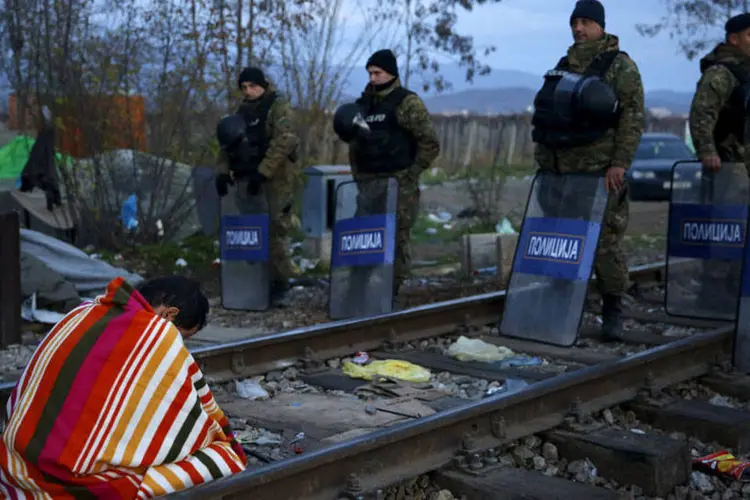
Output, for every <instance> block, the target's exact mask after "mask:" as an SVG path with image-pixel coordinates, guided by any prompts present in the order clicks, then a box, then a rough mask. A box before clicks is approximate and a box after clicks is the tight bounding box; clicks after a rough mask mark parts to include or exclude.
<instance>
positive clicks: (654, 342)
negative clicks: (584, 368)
mask: <svg viewBox="0 0 750 500" xmlns="http://www.w3.org/2000/svg"><path fill="white" fill-rule="evenodd" d="M580 336H581V337H584V338H590V339H601V336H602V333H601V326H591V327H588V326H587V327H584V328H582V329H581V333H580ZM674 340H675V339H673V338H670V337H665V336H664V335H658V334H655V333H651V332H647V331H645V330H624V331H623V332H622V338H621V339H620V342H624V343H626V344H633V345H641V344H643V345H646V346H651V347H656V346H660V345H665V344H669V343H670V342H673V341H674Z"/></svg>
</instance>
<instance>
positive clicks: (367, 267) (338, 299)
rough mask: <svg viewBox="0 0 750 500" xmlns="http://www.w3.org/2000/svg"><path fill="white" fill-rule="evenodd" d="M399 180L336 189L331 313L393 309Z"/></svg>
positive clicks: (361, 314) (364, 182)
mask: <svg viewBox="0 0 750 500" xmlns="http://www.w3.org/2000/svg"><path fill="white" fill-rule="evenodd" d="M397 207H398V182H397V181H396V179H393V178H379V179H367V180H362V179H359V180H355V181H348V182H342V183H341V184H339V186H338V187H337V188H336V211H335V222H334V227H333V241H332V244H331V288H330V297H329V301H328V316H329V317H330V318H331V319H334V320H335V319H348V318H358V317H366V316H375V315H378V314H385V313H389V312H391V311H392V310H393V260H394V256H395V250H396V209H397Z"/></svg>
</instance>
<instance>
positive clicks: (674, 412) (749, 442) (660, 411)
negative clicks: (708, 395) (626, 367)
mask: <svg viewBox="0 0 750 500" xmlns="http://www.w3.org/2000/svg"><path fill="white" fill-rule="evenodd" d="M628 407H629V408H630V409H632V410H633V411H634V412H635V413H636V415H638V417H639V419H640V420H641V421H643V422H646V423H649V424H651V425H653V426H654V427H657V428H660V429H664V430H668V431H676V432H682V433H684V434H687V435H688V436H694V437H696V438H698V439H700V440H701V441H704V442H707V443H710V442H713V441H716V442H717V443H720V444H722V445H724V446H728V447H730V448H732V449H734V450H735V451H736V452H737V453H745V452H746V451H747V450H748V449H750V413H748V412H746V411H743V410H738V409H736V408H729V407H727V406H718V405H712V404H711V403H709V402H707V401H697V400H687V401H677V402H675V403H673V404H671V405H668V406H664V407H658V406H651V405H646V404H637V403H633V404H630V405H628Z"/></svg>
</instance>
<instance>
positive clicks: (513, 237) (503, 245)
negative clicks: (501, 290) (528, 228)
mask: <svg viewBox="0 0 750 500" xmlns="http://www.w3.org/2000/svg"><path fill="white" fill-rule="evenodd" d="M517 245H518V234H500V235H497V238H496V240H495V251H496V252H497V254H496V257H495V262H496V265H497V274H499V275H500V276H502V278H501V279H502V281H503V282H504V283H507V282H508V280H509V279H510V271H511V269H512V268H513V257H514V256H515V253H516V246H517Z"/></svg>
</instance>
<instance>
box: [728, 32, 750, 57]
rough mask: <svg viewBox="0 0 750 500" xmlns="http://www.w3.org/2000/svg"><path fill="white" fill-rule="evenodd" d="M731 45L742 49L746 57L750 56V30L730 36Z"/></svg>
mask: <svg viewBox="0 0 750 500" xmlns="http://www.w3.org/2000/svg"><path fill="white" fill-rule="evenodd" d="M729 43H730V44H732V45H734V46H735V47H737V48H738V49H740V50H741V51H742V53H743V54H745V55H746V56H750V28H748V29H746V30H743V31H740V32H739V33H732V34H731V35H729Z"/></svg>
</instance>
